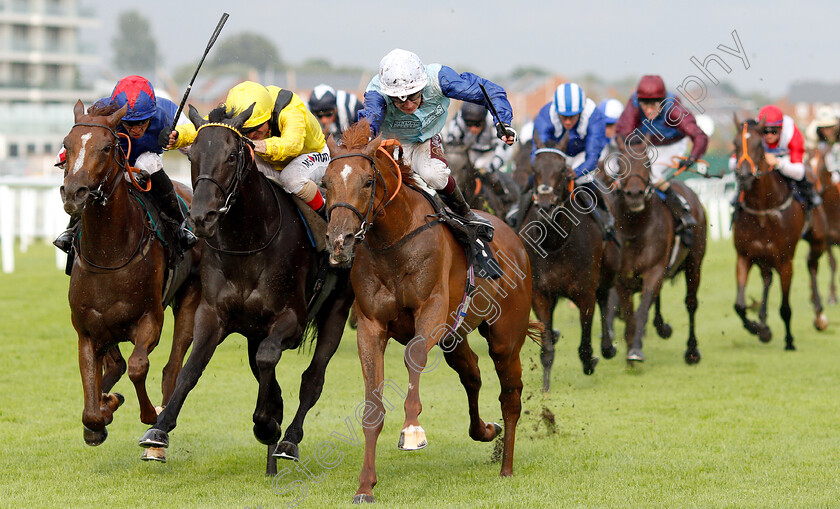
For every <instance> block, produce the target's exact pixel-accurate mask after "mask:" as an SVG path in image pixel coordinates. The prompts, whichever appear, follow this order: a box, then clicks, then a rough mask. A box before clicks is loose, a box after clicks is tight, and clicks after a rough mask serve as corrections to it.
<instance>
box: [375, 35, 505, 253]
mask: <svg viewBox="0 0 840 509" xmlns="http://www.w3.org/2000/svg"><path fill="white" fill-rule="evenodd" d="M479 84H481V85H483V86H484V88H485V89H486V90H487V94H488V95H489V96H490V100H491V101H492V103H493V106H494V107H495V109H496V111H497V112H498V113H499V116H500V117H501V118H500V119H499V120H500V121H501V123H502V127H503V132H504V133H505V134H504V135H503V136H502V139H503V140H504V141H505V143H507V144H509V145H510V144H513V142H514V141H515V139H516V132H515V131H514V130H513V129H511V128H510V123H511V121H512V120H513V113H512V111H511V106H510V103H509V102H508V100H507V94H506V93H505V91H504V89H503V88H502V87H500V86H499V85H496V84H495V83H493V82H492V81H488V80H486V79H484V78H481V77H479V76H476V75H475V74H472V73H468V72H466V73H463V74H458V73H457V72H455V71H454V70H453V69H452V68H450V67H447V66H444V65H440V64H430V65H423V62H422V61H421V60H420V57H418V56H417V55H415V54H414V53H412V52H410V51H406V50H402V49H395V50H393V51H391V52H390V53H388V54H387V55H385V57H384V58H383V59H382V61H381V62H380V63H379V74H378V75H377V76H374V77H373V79H371V81H370V83H369V84H368V86H367V89H366V91H365V109H363V110H362V111H360V112H359V118H360V119H361V118H366V119H368V121H369V122H370V127H371V131H372V132H373V134H374V136H375V135H377V134H380V133H381V134H382V135H383V136H384V137H386V138H394V139H397V140H399V142H400V143H401V144H402V146H403V150H404V161H405V162H406V164H408V166H410V167H411V169H412V170H414V172H415V173H417V174H418V175H420V177H421V178H422V179H423V180H424V181H425V182H426V183H427V184H428V185H429V186H430V187H431V188H432V189H435V190H436V191H438V193H439V195H440V197H441V198H442V199H443V201H444V202H445V203H446V204H447V205H448V206H449V208H451V209H452V211H453V212H455V213H456V214H458V215H461V216H463V217H465V218H467V219H468V221H469V222H470V223H471V224H474V225H477V226H479V229H481V227H483V228H484V229H485V231H486V232H487V231H489V233H488V236H489V237H492V225H491V224H490V223H489V221H487V220H486V219H484V218H481V217H480V216H478V215H476V214H475V213H474V212H472V211H471V210H470V208H469V205H467V203H466V201H465V200H464V197H463V195H462V194H461V191H460V190H459V189H458V187H457V186H456V185H455V180H454V179H453V178H452V177H451V176H450V175H449V166H448V165H447V163H446V158H445V157H444V154H443V143H442V140H441V136H440V132H441V130H442V129H443V127H444V125H445V124H446V116H447V110H448V109H449V99H450V98H452V99H458V100H461V101H467V102H471V103H475V104H481V105H484V104H485V99H484V94H482V92H481V89H480V88H479Z"/></svg>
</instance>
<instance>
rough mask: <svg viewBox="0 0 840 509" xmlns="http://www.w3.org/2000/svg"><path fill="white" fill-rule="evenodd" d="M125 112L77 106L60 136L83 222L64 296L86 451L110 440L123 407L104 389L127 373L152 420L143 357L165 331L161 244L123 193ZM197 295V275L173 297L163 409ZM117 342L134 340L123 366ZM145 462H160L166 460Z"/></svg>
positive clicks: (74, 211) (67, 205)
mask: <svg viewBox="0 0 840 509" xmlns="http://www.w3.org/2000/svg"><path fill="white" fill-rule="evenodd" d="M126 109H127V107H123V108H122V109H120V110H117V111H114V108H113V107H111V108H109V109H100V108H97V109H91V111H90V112H89V113H88V114H85V111H84V105H83V104H82V102H81V101H79V102H77V103H76V106H75V108H74V110H73V113H74V115H75V125H74V126H73V128H72V129H71V130H70V132H69V134H68V135H67V137H66V138H64V146H65V147H66V149H67V165H66V170H65V175H64V184H63V185H62V186H61V195H62V199H63V201H64V210H65V211H66V212H67V213H68V214H71V215H80V217H81V230H80V232H81V235H80V236H79V237H78V238H77V240H76V242H75V246H74V249H75V251H76V253H77V256H76V257H75V262H74V263H73V267H72V271H71V274H70V292H69V299H70V311H71V316H72V321H73V327H74V328H75V329H76V332H77V333H78V336H79V369H80V371H81V376H82V386H83V388H84V394H85V409H84V413H83V414H82V422H83V423H84V426H85V430H84V438H85V442H87V443H88V444H89V445H99V444H101V443H102V442H104V441H105V439H106V438H107V436H108V431H107V430H106V428H105V427H106V425H108V424H109V423H110V422H111V421H112V420H113V413H114V411H115V410H116V409H117V407H119V406H120V404H121V403H122V401H123V397H122V396H121V395H119V394H116V393H111V392H110V390H111V388H112V387H113V386H114V384H115V383H117V381H118V380H119V379H120V377H121V376H122V375H123V373H125V372H126V370H128V377H129V378H130V379H131V381H132V383H133V384H134V388H135V390H136V392H137V399H138V402H139V404H140V420H141V421H142V422H144V423H146V424H151V423H153V422H155V420H156V419H157V411H156V409H155V406H154V405H153V404H152V403H151V401H150V400H149V395H148V394H147V393H146V375H147V374H148V371H149V353H150V352H151V351H152V350H153V349H154V348H155V346H157V344H158V341H159V340H160V332H161V327H162V326H163V315H164V303H163V288H164V276H165V274H166V263H167V261H166V255H165V251H164V246H163V245H162V244H161V242H160V241H158V240H157V237H156V236H155V234H154V232H153V231H152V230H151V228H150V226H149V225H148V224H147V221H146V211H145V209H144V208H143V207H142V206H141V205H140V204H139V202H138V200H137V198H135V197H134V196H132V195H131V194H130V193H129V186H131V184H130V183H129V181H128V180H127V178H126V177H127V175H126V173H127V172H128V171H129V168H128V164H127V158H126V155H125V154H124V153H123V151H122V150H121V149H120V143H119V137H118V135H117V133H116V128H117V126H118V125H119V122H120V119H122V117H123V115H125V112H126ZM175 185H176V189H177V191H178V193H179V195H180V196H181V197H182V198H183V199H184V200H185V201H186V203H190V201H191V200H192V194H191V193H190V191H189V189H188V188H186V187H185V186H182V185H180V184H177V183H176V184H175ZM185 256H186V261H185V263H188V264H192V265H193V267H194V268H197V266H198V261H199V259H200V247H199V246H196V247H195V248H193V250H191V251H190V252H188V253H186V254H185ZM199 294H200V282H199V279H198V274H197V271H196V270H193V271H192V274H191V275H189V276H188V277H187V279H186V281H185V282H184V283H183V284H182V285H181V287H180V289H179V290H178V291H177V293H176V294H175V297H174V298H173V300H172V301H171V306H172V310H173V312H174V315H175V332H174V337H173V341H172V351H171V353H170V356H169V362H168V363H167V364H166V367H165V368H164V369H163V384H162V389H163V400H162V403H161V404H162V405H166V404H167V403H168V401H169V398H170V396H171V394H172V391H173V389H174V387H175V380H176V378H177V376H178V373H179V371H180V370H181V363H182V361H183V359H184V355H185V354H186V352H187V349H188V348H189V346H190V344H191V342H192V330H193V316H194V314H195V308H196V306H197V305H198V297H199ZM123 341H130V342H132V343H134V350H133V351H132V353H131V356H130V357H129V358H128V364H127V365H126V361H125V360H124V359H123V357H122V355H121V354H120V350H119V343H120V342H123ZM149 459H159V460H165V456H157V457H153V458H149Z"/></svg>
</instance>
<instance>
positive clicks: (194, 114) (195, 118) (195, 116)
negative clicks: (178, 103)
mask: <svg viewBox="0 0 840 509" xmlns="http://www.w3.org/2000/svg"><path fill="white" fill-rule="evenodd" d="M189 106H190V111H189V113H187V116H188V117H189V118H190V122H192V123H193V125H194V126H195V128H196V129H198V128H199V127H201V126H202V125H204V124H205V123H206V122H207V121H206V120H204V119H203V118H201V113H199V112H198V110H197V109H195V106H193V105H192V104H190V105H189Z"/></svg>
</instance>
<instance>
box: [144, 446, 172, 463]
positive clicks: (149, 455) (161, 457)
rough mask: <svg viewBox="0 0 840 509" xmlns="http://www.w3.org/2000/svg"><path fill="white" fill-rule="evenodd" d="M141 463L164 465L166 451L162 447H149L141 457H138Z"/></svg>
mask: <svg viewBox="0 0 840 509" xmlns="http://www.w3.org/2000/svg"><path fill="white" fill-rule="evenodd" d="M140 459H141V460H143V461H159V462H161V463H166V449H164V448H162V447H149V448H148V449H145V450H144V451H143V456H140Z"/></svg>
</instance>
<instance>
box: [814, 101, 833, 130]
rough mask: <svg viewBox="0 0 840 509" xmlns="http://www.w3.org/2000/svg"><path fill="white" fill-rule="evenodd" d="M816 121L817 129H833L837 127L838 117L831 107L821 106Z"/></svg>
mask: <svg viewBox="0 0 840 509" xmlns="http://www.w3.org/2000/svg"><path fill="white" fill-rule="evenodd" d="M814 121H815V122H816V124H817V127H831V126H835V125H837V115H835V114H834V108H832V107H831V106H820V107H819V109H817V115H816V118H815V119H814Z"/></svg>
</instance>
